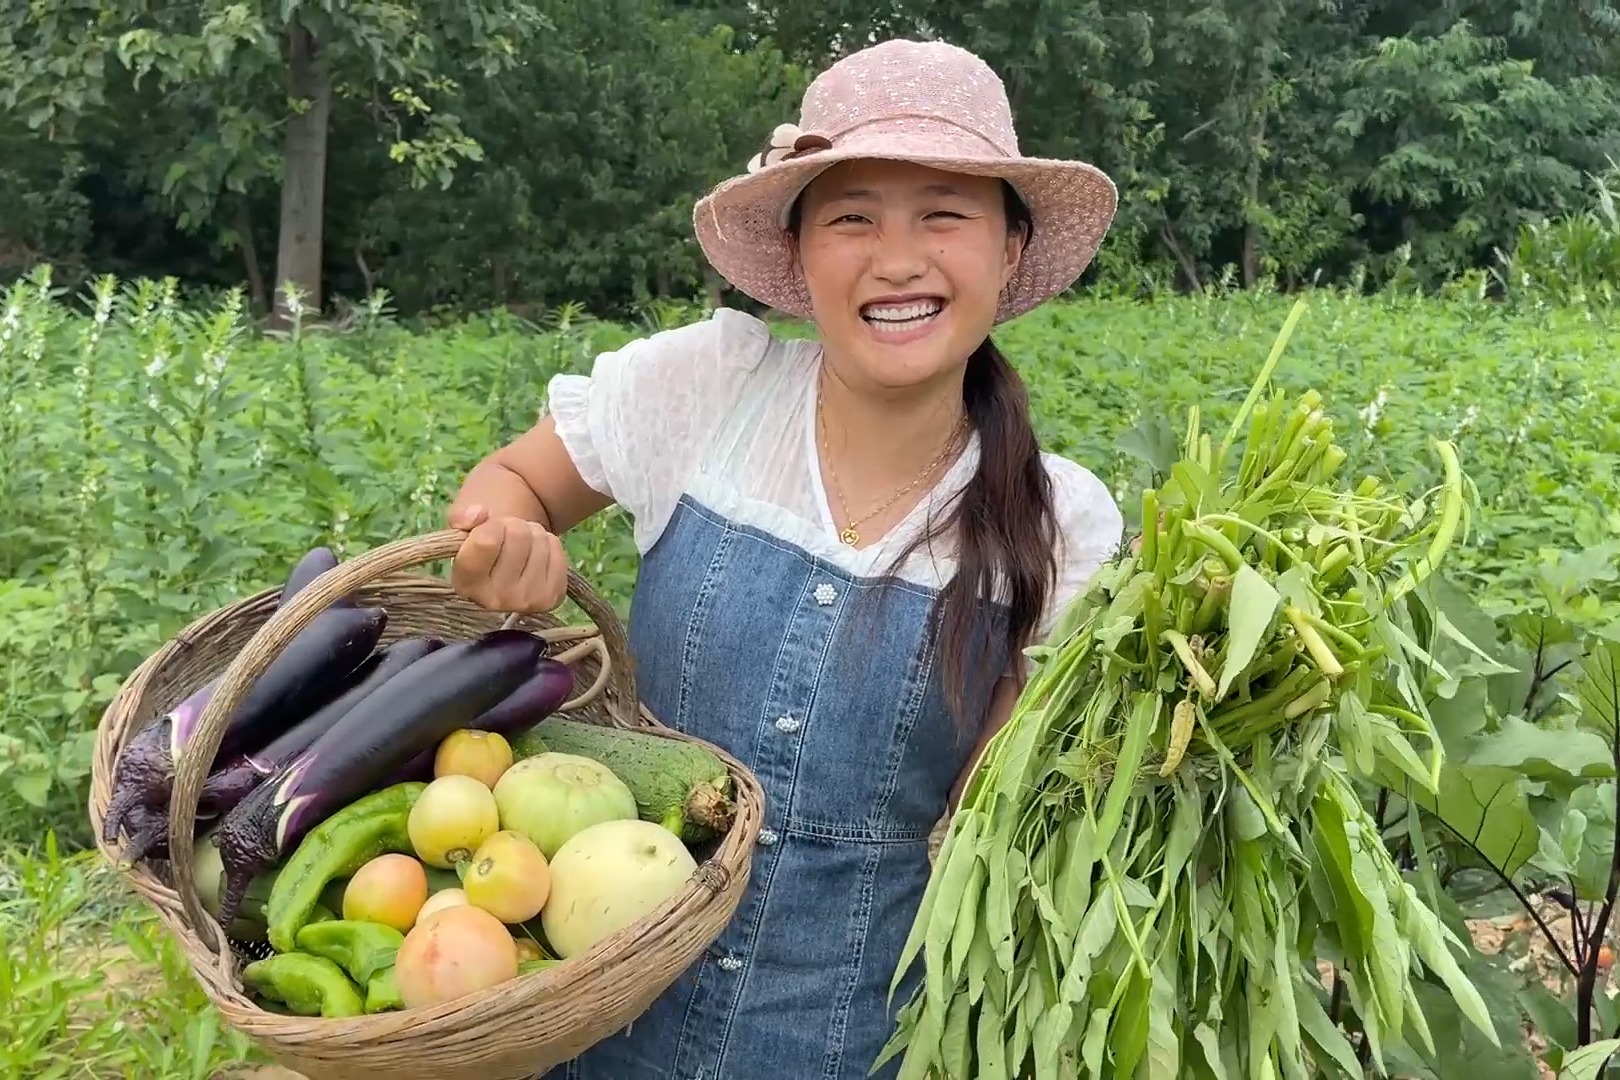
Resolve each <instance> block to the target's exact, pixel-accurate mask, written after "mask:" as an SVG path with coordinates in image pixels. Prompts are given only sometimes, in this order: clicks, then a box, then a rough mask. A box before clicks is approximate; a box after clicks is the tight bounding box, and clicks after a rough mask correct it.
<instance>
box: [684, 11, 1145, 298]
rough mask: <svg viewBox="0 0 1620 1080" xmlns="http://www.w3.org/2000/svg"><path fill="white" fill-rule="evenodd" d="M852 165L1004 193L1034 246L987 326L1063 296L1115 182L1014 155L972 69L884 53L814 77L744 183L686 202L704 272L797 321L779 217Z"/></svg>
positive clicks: (937, 54)
mask: <svg viewBox="0 0 1620 1080" xmlns="http://www.w3.org/2000/svg"><path fill="white" fill-rule="evenodd" d="M851 158H884V159H888V160H898V161H912V162H916V163H918V164H920V165H927V166H930V167H932V168H936V169H941V170H944V171H947V172H957V173H970V174H975V175H980V176H997V177H1001V178H1002V179H1005V180H1006V181H1008V182H1009V183H1010V184H1012V186H1013V187H1014V189H1016V190H1017V192H1018V194H1019V196H1020V197H1021V198H1022V199H1023V201H1024V204H1025V205H1026V206H1027V207H1028V208H1029V212H1030V216H1031V217H1032V218H1033V220H1034V224H1035V233H1034V238H1033V239H1032V240H1031V241H1030V243H1029V245H1028V247H1026V248H1025V250H1024V254H1023V259H1022V261H1021V262H1020V264H1019V268H1018V271H1017V273H1016V275H1015V276H1014V277H1013V279H1012V281H1011V282H1009V283H1008V285H1007V289H1006V291H1005V292H1004V293H1003V295H1002V299H1001V307H1000V309H999V310H998V311H997V313H996V321H997V322H1004V321H1006V320H1007V319H1011V318H1013V317H1014V316H1016V315H1021V314H1023V313H1024V312H1026V311H1028V310H1029V309H1031V308H1033V307H1035V306H1036V305H1037V304H1040V303H1042V302H1043V301H1045V300H1047V299H1050V298H1051V297H1053V296H1056V295H1057V294H1058V293H1060V292H1062V291H1063V290H1064V289H1066V288H1068V287H1069V286H1070V285H1072V284H1073V283H1074V282H1075V280H1076V279H1078V278H1079V277H1080V275H1081V273H1083V272H1084V271H1085V268H1086V266H1087V265H1088V264H1089V263H1090V262H1091V259H1092V257H1093V256H1094V255H1096V253H1097V248H1098V247H1099V246H1100V245H1101V244H1102V240H1103V236H1104V235H1105V234H1106V233H1107V232H1108V226H1109V224H1110V223H1111V222H1112V221H1113V217H1114V209H1115V206H1116V205H1117V202H1118V194H1117V192H1116V191H1115V189H1114V183H1113V181H1112V180H1110V179H1109V178H1108V176H1107V174H1105V173H1104V172H1102V171H1101V170H1100V169H1098V168H1096V167H1095V166H1093V165H1088V164H1086V163H1085V162H1078V161H1054V160H1050V159H1045V158H1030V157H1024V156H1022V155H1021V154H1020V153H1019V152H1018V136H1017V134H1016V133H1015V132H1014V131H1013V122H1012V109H1011V107H1010V106H1009V104H1008V102H1007V91H1006V88H1005V87H1004V86H1003V85H1002V82H1001V79H1000V78H998V77H997V76H996V73H995V72H994V71H992V70H991V69H990V66H989V65H988V64H986V63H985V62H984V61H983V60H980V59H979V58H978V57H977V56H975V55H973V54H972V53H970V52H968V51H967V50H965V49H961V48H958V47H956V46H954V45H948V44H946V43H944V42H939V41H926V42H925V41H904V40H898V41H888V42H884V43H883V44H881V45H874V46H872V47H871V48H868V49H863V50H861V51H860V52H858V53H855V54H853V55H851V56H848V57H845V58H844V59H843V60H840V61H839V62H838V63H836V64H834V65H833V66H832V67H830V68H828V69H827V70H826V71H824V72H823V73H822V74H821V75H820V76H818V77H817V78H816V80H815V81H814V82H812V83H811V84H810V87H809V89H808V90H806V91H805V95H804V101H803V103H802V104H801V106H800V115H799V123H798V124H796V125H795V124H781V125H779V126H778V127H777V128H776V130H775V131H774V132H773V133H772V135H771V140H770V145H769V146H768V147H767V148H766V149H765V150H764V152H763V153H761V154H757V155H755V157H754V159H753V160H752V161H750V162H749V163H748V171H747V173H745V174H744V175H742V176H737V177H733V178H732V179H730V180H727V181H725V182H724V183H722V184H720V185H719V186H718V187H716V188H715V189H714V190H713V191H712V192H710V193H709V194H708V195H706V196H704V197H703V198H702V199H700V200H699V201H698V204H697V206H696V208H695V209H694V211H693V215H692V217H693V224H694V225H695V226H696V229H697V238H698V243H699V244H700V245H702V247H703V253H704V255H705V256H707V258H708V260H709V262H710V263H711V264H712V265H713V266H714V268H715V270H717V271H718V272H719V273H720V274H721V275H722V276H723V277H725V278H726V280H727V281H729V282H731V284H732V285H734V286H735V287H736V288H738V289H740V290H741V291H743V292H744V293H747V294H748V295H749V296H751V297H753V298H754V299H755V300H758V301H759V302H760V303H762V304H768V305H770V306H771V307H773V308H775V309H776V310H778V311H781V312H785V313H787V314H789V315H794V316H798V317H800V318H809V317H810V316H811V304H810V293H809V291H808V290H807V289H806V288H805V283H804V279H803V278H802V277H801V276H800V274H799V272H798V270H797V269H796V267H795V266H794V261H793V253H792V249H791V248H790V247H789V244H788V238H787V235H786V231H785V230H786V228H787V223H788V211H789V209H790V208H791V206H792V204H793V202H794V200H795V199H797V198H798V197H799V194H800V193H801V192H802V191H803V190H804V189H805V187H806V186H807V185H808V184H809V183H810V181H812V180H814V179H815V177H816V176H817V175H818V174H819V173H821V172H822V171H823V170H824V169H826V168H827V167H828V166H830V165H833V164H835V163H837V162H839V161H845V160H848V159H851Z"/></svg>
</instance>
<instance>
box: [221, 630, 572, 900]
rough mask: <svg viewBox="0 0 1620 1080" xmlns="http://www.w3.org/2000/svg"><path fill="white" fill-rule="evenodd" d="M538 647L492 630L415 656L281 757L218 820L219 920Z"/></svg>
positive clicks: (507, 683) (502, 685)
mask: <svg viewBox="0 0 1620 1080" xmlns="http://www.w3.org/2000/svg"><path fill="white" fill-rule="evenodd" d="M544 651H545V643H544V642H542V641H541V640H540V639H539V638H537V637H535V636H534V635H533V634H529V633H526V632H524V631H522V630H516V629H507V630H496V631H493V632H491V633H489V634H485V635H484V636H483V637H480V638H477V639H475V640H472V641H461V642H456V643H455V644H453V645H446V646H445V647H444V648H442V649H438V650H435V651H434V652H432V653H430V654H428V655H427V656H424V657H423V658H421V659H420V660H418V661H416V662H415V663H414V664H411V665H410V666H409V667H408V668H406V669H405V670H404V671H402V672H400V673H399V674H398V675H396V676H394V677H393V678H392V679H389V680H388V681H387V682H385V683H384V684H383V685H382V686H381V687H379V688H378V689H377V690H375V691H373V692H372V693H371V694H368V695H367V696H366V697H365V699H364V700H362V701H361V702H360V703H359V704H358V705H356V706H355V707H354V708H352V709H350V710H349V711H348V712H347V713H345V714H344V715H343V717H342V718H341V719H339V720H338V722H337V723H336V724H334V725H332V727H330V728H328V729H327V730H326V732H325V733H324V734H322V735H321V736H320V737H319V738H317V739H316V740H315V741H314V742H313V743H312V744H310V746H309V748H308V749H306V750H304V751H303V752H301V753H299V754H296V755H294V756H293V757H291V758H289V759H287V760H286V761H285V762H283V763H282V765H281V766H280V767H279V768H278V769H277V770H276V772H275V773H274V775H272V776H270V777H269V778H267V779H266V780H265V781H264V782H263V783H261V784H260V785H259V786H258V787H256V788H254V789H253V791H252V792H251V793H249V795H248V796H247V798H245V799H243V800H242V801H241V802H239V803H237V804H236V806H235V807H233V808H232V809H231V811H230V812H229V813H228V814H226V815H225V817H224V819H223V820H222V821H221V822H220V827H219V832H218V834H217V835H218V837H219V853H220V858H221V860H222V861H223V862H224V865H225V896H224V900H223V902H222V904H221V912H220V921H221V923H228V922H229V921H230V920H231V919H232V918H234V917H235V915H236V907H237V904H238V903H240V901H241V899H242V893H243V891H244V890H245V889H246V888H247V886H248V884H249V883H250V882H251V881H252V880H253V879H254V878H255V877H256V876H258V875H259V874H262V873H264V872H265V871H266V870H268V869H270V868H271V867H272V866H274V865H276V863H277V862H279V861H280V859H281V857H282V856H283V855H284V854H286V853H287V852H289V851H291V850H292V849H293V848H294V847H296V846H297V844H298V842H299V841H300V840H301V839H303V837H304V834H305V833H307V832H309V830H310V829H312V828H314V827H315V826H316V825H318V824H319V823H320V822H322V821H324V820H325V819H326V818H327V817H329V816H330V815H331V814H332V813H334V812H335V811H336V810H338V809H340V808H341V807H343V806H345V805H346V804H348V803H349V802H351V801H353V800H354V799H356V798H357V797H359V796H361V795H364V794H366V793H367V792H370V791H373V790H375V788H376V786H377V784H378V783H379V782H380V781H382V780H383V779H385V778H386V777H387V776H388V775H389V774H390V773H392V772H393V771H394V770H395V769H397V768H399V767H400V766H402V765H405V764H406V763H407V762H409V761H410V760H411V759H412V758H414V757H416V755H418V754H420V753H422V752H423V751H424V750H426V749H428V748H429V747H431V746H434V745H436V744H437V743H438V742H439V740H441V739H443V738H444V737H445V736H446V735H448V734H449V733H450V732H452V731H455V730H457V729H458V728H464V727H466V726H467V725H468V724H470V723H472V721H474V720H475V719H477V718H478V717H479V716H481V715H482V714H483V713H484V712H486V711H487V710H489V709H490V708H492V707H493V706H495V705H496V704H498V703H499V702H501V701H502V700H503V699H505V698H506V697H507V696H508V695H509V694H511V693H512V691H514V690H516V689H517V688H518V687H519V686H521V685H523V683H524V682H526V681H527V680H528V679H529V678H530V677H531V676H533V674H534V670H535V665H536V664H537V663H538V662H539V660H540V658H541V656H542V655H543V653H544Z"/></svg>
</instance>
